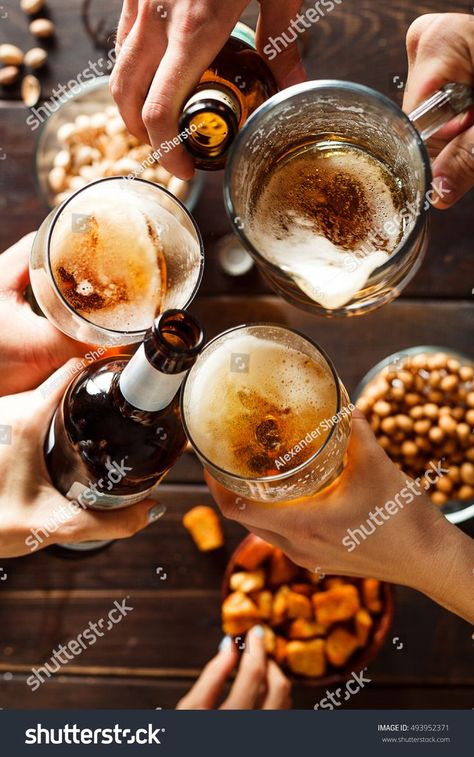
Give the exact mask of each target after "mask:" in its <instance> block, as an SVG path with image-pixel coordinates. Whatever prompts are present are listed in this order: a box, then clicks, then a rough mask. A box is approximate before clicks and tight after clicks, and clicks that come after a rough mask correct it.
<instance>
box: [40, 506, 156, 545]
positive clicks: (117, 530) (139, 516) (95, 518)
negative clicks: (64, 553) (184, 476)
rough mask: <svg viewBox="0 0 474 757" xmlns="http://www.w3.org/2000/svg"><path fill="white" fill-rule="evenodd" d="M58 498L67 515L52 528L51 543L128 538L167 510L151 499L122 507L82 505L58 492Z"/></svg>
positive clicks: (153, 521) (154, 521)
mask: <svg viewBox="0 0 474 757" xmlns="http://www.w3.org/2000/svg"><path fill="white" fill-rule="evenodd" d="M59 500H60V501H61V503H62V505H63V509H64V510H66V511H67V512H68V514H69V516H70V517H68V520H67V521H66V522H65V523H63V524H61V526H60V528H58V530H57V531H56V532H55V534H54V542H52V543H63V544H73V543H77V542H81V541H107V540H113V539H127V538H129V537H130V536H133V535H134V534H136V533H138V531H142V530H143V529H144V528H146V527H147V526H150V525H152V524H153V523H156V521H157V520H159V519H160V518H161V517H162V516H163V515H164V514H165V512H166V507H165V506H164V505H162V504H160V503H158V502H156V500H151V499H145V500H143V502H139V503H138V504H136V505H131V506H130V507H124V508H123V509H121V510H90V509H83V508H81V507H80V505H78V504H77V503H74V502H69V501H68V500H66V499H65V498H64V497H62V496H61V495H59V494H58V499H57V503H59Z"/></svg>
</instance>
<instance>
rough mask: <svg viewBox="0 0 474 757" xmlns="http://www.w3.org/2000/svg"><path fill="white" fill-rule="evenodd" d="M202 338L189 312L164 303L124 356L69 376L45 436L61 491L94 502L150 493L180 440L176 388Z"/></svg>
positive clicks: (115, 503) (101, 505)
mask: <svg viewBox="0 0 474 757" xmlns="http://www.w3.org/2000/svg"><path fill="white" fill-rule="evenodd" d="M203 343H204V335H203V331H202V328H201V326H200V325H199V323H198V322H197V321H196V320H195V319H194V318H193V317H192V316H191V315H189V314H188V313H186V312H185V311H183V310H168V311H166V312H165V313H163V315H161V316H160V317H159V318H157V319H156V321H155V323H154V325H153V327H152V328H151V329H150V330H149V331H148V333H147V335H146V337H145V340H144V342H143V344H142V345H141V347H140V348H139V349H138V351H137V352H136V353H135V355H133V356H132V357H131V358H130V356H126V355H124V356H120V357H116V356H112V357H108V358H105V359H103V360H100V361H97V362H96V363H93V364H91V365H89V366H88V367H86V368H85V369H84V370H83V371H82V372H81V373H80V374H79V375H78V376H77V377H76V378H75V379H74V380H73V381H72V382H71V384H70V385H69V387H68V389H67V390H66V393H65V395H64V398H63V400H62V402H61V404H60V406H59V407H58V409H57V411H56V414H55V416H54V418H53V420H52V422H51V426H50V430H49V434H48V436H47V438H46V444H45V457H46V464H47V467H48V470H49V473H50V476H51V479H52V481H53V483H54V485H55V486H56V487H57V488H58V489H59V491H60V492H61V493H62V494H64V495H65V496H66V497H67V498H68V499H70V500H74V501H75V502H76V504H79V505H80V506H81V507H88V508H92V509H95V510H102V509H116V508H121V507H126V506H128V505H131V504H134V503H135V502H139V501H141V500H142V499H145V497H147V496H148V495H149V493H150V491H151V489H152V488H153V487H154V486H156V484H157V483H159V482H160V481H161V479H162V478H163V477H164V476H165V475H166V473H167V472H168V471H169V469H170V468H171V466H172V465H173V464H174V463H175V462H176V460H177V459H178V458H179V456H180V455H181V453H182V452H183V450H184V448H185V446H186V436H185V433H184V430H183V426H182V422H181V414H180V407H179V391H178V390H179V387H180V385H181V383H182V381H183V379H184V377H185V375H186V373H187V371H188V370H189V368H191V366H192V365H193V363H194V362H195V360H196V358H197V356H198V354H199V352H200V351H201V349H202V347H203Z"/></svg>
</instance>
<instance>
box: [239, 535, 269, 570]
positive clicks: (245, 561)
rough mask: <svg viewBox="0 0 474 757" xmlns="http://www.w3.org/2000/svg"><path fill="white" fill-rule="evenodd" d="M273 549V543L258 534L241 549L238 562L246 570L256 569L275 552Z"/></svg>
mask: <svg viewBox="0 0 474 757" xmlns="http://www.w3.org/2000/svg"><path fill="white" fill-rule="evenodd" d="M273 550H274V547H272V545H271V544H268V543H267V542H266V541H263V539H260V538H259V537H257V536H256V537H255V538H254V539H252V540H249V541H248V543H247V544H244V545H243V547H242V548H241V549H240V551H239V556H238V558H237V562H238V564H239V565H240V566H241V567H242V568H245V570H255V569H256V568H259V567H260V565H261V564H262V563H263V562H264V561H265V560H267V559H268V558H269V557H270V555H272V554H273Z"/></svg>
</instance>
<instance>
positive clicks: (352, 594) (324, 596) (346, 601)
mask: <svg viewBox="0 0 474 757" xmlns="http://www.w3.org/2000/svg"><path fill="white" fill-rule="evenodd" d="M312 600H313V605H314V612H315V616H316V620H317V621H318V623H322V624H323V625H324V626H330V625H331V624H332V623H337V622H338V621H340V620H349V618H352V617H353V616H354V615H355V614H356V612H357V610H358V609H359V607H360V600H359V593H358V591H357V588H356V587H355V586H354V585H353V584H344V585H343V586H335V587H334V588H333V589H328V591H321V592H316V594H313V597H312Z"/></svg>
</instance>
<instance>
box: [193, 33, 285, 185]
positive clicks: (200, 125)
mask: <svg viewBox="0 0 474 757" xmlns="http://www.w3.org/2000/svg"><path fill="white" fill-rule="evenodd" d="M277 91H278V88H277V85H276V82H275V79H274V78H273V74H272V72H271V71H270V69H269V68H268V66H267V64H266V63H265V61H264V60H263V58H262V57H261V56H260V55H259V54H258V52H257V50H256V49H255V32H254V31H253V30H252V29H250V28H249V27H248V26H246V25H245V24H242V23H240V22H239V23H238V24H237V26H236V27H235V29H234V31H233V32H232V34H231V36H230V38H229V40H228V41H227V43H226V44H225V45H224V47H223V49H222V50H221V52H220V53H219V54H218V55H217V57H216V58H215V59H214V61H213V62H212V63H211V65H210V66H209V68H208V69H207V71H205V72H204V74H203V75H202V77H201V80H200V82H199V84H198V85H197V87H196V89H195V91H194V92H193V93H192V94H191V95H190V97H189V99H188V100H187V102H186V103H185V105H184V108H183V112H182V115H181V119H180V131H182V132H183V131H184V132H185V133H186V138H185V139H184V140H183V144H184V146H185V147H186V149H187V150H188V152H189V153H191V155H192V156H193V158H194V162H195V165H196V168H201V169H206V170H208V171H212V170H216V169H219V168H223V167H224V165H225V162H226V158H227V153H228V151H229V148H230V146H231V144H232V141H233V140H234V138H235V136H236V134H237V132H238V131H239V129H240V128H241V127H242V126H243V125H244V123H245V121H246V120H247V119H248V117H249V116H250V115H251V114H252V113H253V111H254V110H256V109H257V108H258V107H259V105H261V104H262V103H263V102H265V100H267V99H268V98H269V97H271V96H272V95H274V94H275V93H276V92H277Z"/></svg>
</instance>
